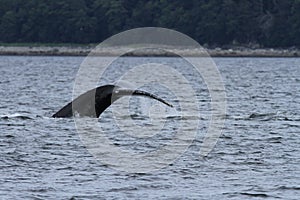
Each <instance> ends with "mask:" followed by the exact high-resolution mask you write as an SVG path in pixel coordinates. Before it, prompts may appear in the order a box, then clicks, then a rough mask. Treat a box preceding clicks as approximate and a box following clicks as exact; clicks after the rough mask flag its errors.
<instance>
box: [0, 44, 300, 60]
mask: <svg viewBox="0 0 300 200" xmlns="http://www.w3.org/2000/svg"><path fill="white" fill-rule="evenodd" d="M94 48H95V46H92V45H89V46H0V55H22V56H87V55H88V54H89V53H90V52H91V51H92V50H93V49H94ZM166 49H169V50H170V51H169V50H167V51H164V50H161V49H157V48H149V49H142V50H138V51H133V50H134V49H133V48H130V47H105V48H98V49H97V51H96V53H95V54H97V55H99V56H117V55H120V54H123V53H124V52H129V53H126V56H174V55H176V54H178V55H182V56H199V55H207V54H206V53H205V51H207V53H208V54H209V55H210V56H212V57H300V49H296V48H291V49H271V48H268V49H267V48H264V49H262V48H261V49H252V48H245V47H237V48H227V49H224V48H208V49H205V50H204V49H197V48H184V47H181V48H172V47H168V48H166Z"/></svg>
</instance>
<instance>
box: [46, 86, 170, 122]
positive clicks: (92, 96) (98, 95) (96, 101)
mask: <svg viewBox="0 0 300 200" xmlns="http://www.w3.org/2000/svg"><path fill="white" fill-rule="evenodd" d="M131 95H134V96H146V97H149V98H152V99H155V100H157V101H160V102H162V103H164V104H166V105H167V106H169V107H173V106H172V105H171V104H170V103H168V102H166V101H165V100H163V99H161V98H159V97H158V96H156V95H154V94H151V93H148V92H145V91H142V90H130V89H122V88H120V87H119V86H115V85H104V86H100V87H97V88H95V89H92V90H89V91H87V92H86V93H84V94H82V95H80V96H79V97H77V98H76V99H75V100H73V101H72V102H70V103H68V104H67V105H66V106H64V107H63V108H62V109H60V110H59V111H58V112H56V113H55V114H54V115H53V116H52V117H55V118H56V117H61V118H66V117H72V116H73V115H74V114H75V113H77V114H78V115H79V116H88V117H97V118H98V117H99V116H100V115H101V113H102V112H104V110H106V108H108V107H109V106H110V105H111V104H112V103H113V102H115V101H116V100H118V99H119V98H121V97H123V96H131Z"/></svg>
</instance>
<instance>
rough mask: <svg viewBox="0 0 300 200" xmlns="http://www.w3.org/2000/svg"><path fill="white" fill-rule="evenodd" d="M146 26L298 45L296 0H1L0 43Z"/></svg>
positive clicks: (93, 36)
mask: <svg viewBox="0 0 300 200" xmlns="http://www.w3.org/2000/svg"><path fill="white" fill-rule="evenodd" d="M146 26H159V27H165V28H171V29H175V30H178V31H180V32H183V33H185V34H187V35H189V36H190V37H192V38H194V39H195V40H197V41H198V42H199V43H200V44H202V45H203V44H207V45H209V46H226V45H244V46H254V47H259V46H260V47H292V46H295V47H300V0H285V1H280V0H187V1H183V0H147V1H146V0H59V1H56V0H26V1H24V0H0V42H1V43H73V44H74V43H82V44H86V43H97V42H101V41H103V40H104V39H106V38H108V37H109V36H111V35H113V34H116V33H118V32H121V31H124V30H128V29H131V28H137V27H146Z"/></svg>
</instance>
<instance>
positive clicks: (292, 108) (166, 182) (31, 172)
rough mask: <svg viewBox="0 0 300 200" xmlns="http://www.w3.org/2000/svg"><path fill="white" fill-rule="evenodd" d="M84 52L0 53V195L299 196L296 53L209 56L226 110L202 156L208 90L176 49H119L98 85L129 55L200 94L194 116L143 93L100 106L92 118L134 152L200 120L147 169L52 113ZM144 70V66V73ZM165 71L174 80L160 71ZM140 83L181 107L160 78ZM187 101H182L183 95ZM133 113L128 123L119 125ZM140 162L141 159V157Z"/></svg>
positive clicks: (126, 64)
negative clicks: (103, 148)
mask: <svg viewBox="0 0 300 200" xmlns="http://www.w3.org/2000/svg"><path fill="white" fill-rule="evenodd" d="M83 59H84V58H83V57H25V56H24V57H22V56H20V57H17V56H1V57H0V73H1V79H0V97H1V104H0V199H299V196H300V114H299V110H300V59H298V58H214V61H215V63H216V65H217V67H218V69H219V71H220V74H221V76H222V78H223V83H224V86H225V89H226V96H227V111H226V116H224V117H225V125H224V127H223V133H222V135H221V136H220V138H219V139H218V142H217V144H216V146H215V147H214V148H213V149H212V151H211V153H210V154H209V155H208V156H207V157H205V158H201V157H200V156H199V150H201V148H200V147H201V144H202V142H203V138H204V136H205V133H206V132H207V129H208V126H209V121H210V112H211V102H210V101H211V99H210V94H209V91H208V89H207V86H206V85H205V83H204V82H203V81H201V80H200V79H201V77H200V78H199V77H198V78H197V77H196V78H195V73H194V72H193V71H192V70H190V69H186V68H185V67H184V63H183V62H182V60H180V59H179V58H148V57H145V58H143V57H140V58H131V57H126V58H121V59H120V60H119V61H118V62H116V63H113V64H112V65H113V67H112V68H111V70H110V71H109V70H108V71H107V72H106V75H103V76H102V79H100V80H99V85H101V84H105V83H113V82H114V81H115V80H116V79H117V78H118V77H120V75H122V74H124V73H125V72H126V71H128V69H130V66H132V65H135V64H143V63H163V64H167V65H169V66H173V67H174V68H175V69H177V70H179V71H180V73H181V74H183V75H184V76H185V77H187V79H188V80H189V81H190V84H191V86H192V87H193V89H194V91H195V94H196V97H197V100H198V101H197V102H196V103H197V105H199V110H200V115H199V116H188V117H185V118H181V117H178V116H177V114H176V113H175V114H174V113H173V114H172V113H171V114H170V113H169V114H167V115H160V114H159V113H160V111H161V110H162V108H163V109H165V108H164V107H161V106H155V105H157V104H155V103H156V102H154V101H153V100H149V99H147V100H145V98H141V97H131V98H124V101H126V100H127V102H128V100H129V104H128V105H126V106H124V105H122V104H121V103H119V104H118V103H117V104H116V105H112V106H111V107H110V108H109V109H108V110H107V111H105V112H104V113H103V114H102V115H101V117H100V119H99V120H98V121H97V123H98V125H99V126H100V127H101V128H102V129H103V131H104V132H105V134H106V135H105V136H106V138H108V139H109V140H110V141H112V142H113V144H114V145H115V146H116V147H118V148H121V149H122V150H130V151H133V152H136V154H143V153H147V152H151V151H155V149H157V148H160V147H161V146H163V145H165V142H166V141H169V140H172V138H173V137H174V134H175V133H174V131H176V130H178V124H180V123H181V122H184V124H185V125H184V126H185V128H188V127H189V125H191V123H192V122H195V121H196V122H198V121H199V124H198V128H197V130H195V129H191V130H190V132H191V133H195V138H194V139H193V141H192V143H191V144H190V145H189V147H188V148H187V149H186V150H185V151H183V152H181V153H180V155H179V156H178V157H177V158H176V159H174V160H173V161H172V162H169V163H168V164H166V165H165V166H164V167H162V168H157V169H156V170H154V171H150V172H147V173H142V172H139V171H137V172H136V173H134V172H130V173H129V172H128V171H126V170H122V168H121V169H118V168H117V167H116V166H114V165H111V164H110V163H108V162H105V160H101V157H100V158H99V157H95V155H93V153H91V151H90V149H89V148H88V147H87V146H86V145H85V143H84V141H83V140H82V139H83V138H82V135H80V134H79V133H78V129H77V128H76V124H75V122H74V119H72V118H71V119H53V118H51V116H52V114H54V113H55V112H56V111H57V110H59V109H60V108H61V107H62V106H64V105H65V104H66V103H68V102H69V101H71V99H72V92H73V86H74V80H75V78H76V75H77V72H78V69H79V68H80V65H81V63H82V61H83ZM147 78H149V74H147V73H145V74H144V77H142V79H145V80H147ZM165 80H169V82H170V83H171V84H172V83H173V84H180V83H178V82H179V81H178V80H176V79H174V77H171V76H168V74H165ZM199 80H200V81H199ZM199 82H200V83H202V84H199ZM127 84H129V83H127ZM142 89H144V90H147V91H148V92H151V93H155V94H156V95H158V96H160V97H162V98H164V99H166V100H168V101H169V102H171V103H172V104H173V105H174V106H175V108H176V107H179V104H180V102H178V101H176V96H174V94H172V91H168V90H167V89H166V88H163V87H153V85H151V84H148V85H147V86H145V87H144V88H142ZM179 95H181V96H183V97H185V96H188V94H186V93H184V92H183V93H182V94H179ZM185 101H186V102H187V104H189V103H190V102H189V101H190V100H189V98H186V99H185ZM121 102H122V101H121ZM149 107H151V108H153V110H150V111H149ZM122 109H123V110H124V109H125V110H129V112H128V113H125V114H124V113H123V112H121V110H122ZM170 112H171V111H170ZM149 113H150V114H149ZM157 113H158V114H157ZM116 121H121V123H122V124H121V125H122V126H123V127H125V128H126V131H127V133H123V132H124V131H122V130H120V129H119V128H118V122H116ZM132 121H133V122H134V124H135V125H134V126H131V125H127V124H128V123H130V122H132ZM161 124H163V127H161ZM126 125H127V126H126ZM143 127H147V130H148V132H147V131H144V129H143ZM137 130H141V131H137ZM152 132H154V133H157V132H159V133H158V134H153V135H151V134H152ZM130 133H135V134H136V133H138V134H141V135H138V136H137V135H132V134H130ZM143 134H144V135H143ZM95 137H97V135H96V136H95ZM97 142H99V141H97ZM100 142H101V140H100ZM178 145H180V144H178ZM109 153H110V152H109V150H107V152H106V156H107V155H108V157H109V156H113V155H110V154H109ZM100 156H101V155H100ZM132 159H133V158H132ZM120 162H122V160H121V161H120ZM139 164H140V166H141V167H145V166H147V163H146V161H145V160H142V159H141V160H139ZM129 167H130V166H129ZM135 167H136V166H135ZM123 169H124V168H123Z"/></svg>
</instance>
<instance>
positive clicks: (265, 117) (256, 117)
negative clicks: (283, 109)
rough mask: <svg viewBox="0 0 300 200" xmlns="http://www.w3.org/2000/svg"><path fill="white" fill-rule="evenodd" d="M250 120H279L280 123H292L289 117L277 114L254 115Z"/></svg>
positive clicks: (250, 116) (249, 117)
mask: <svg viewBox="0 0 300 200" xmlns="http://www.w3.org/2000/svg"><path fill="white" fill-rule="evenodd" d="M246 119H248V120H261V121H270V120H278V121H291V120H290V119H289V118H288V117H286V116H285V115H283V114H280V113H279V112H277V113H252V114H251V115H249V116H248V117H246Z"/></svg>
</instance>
